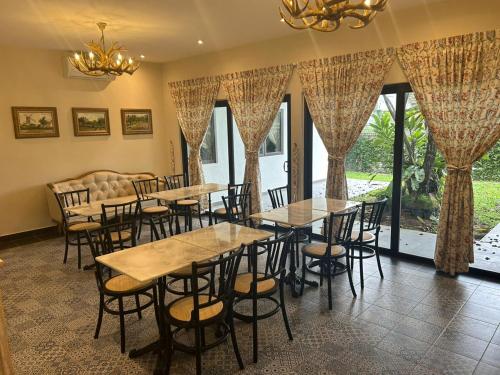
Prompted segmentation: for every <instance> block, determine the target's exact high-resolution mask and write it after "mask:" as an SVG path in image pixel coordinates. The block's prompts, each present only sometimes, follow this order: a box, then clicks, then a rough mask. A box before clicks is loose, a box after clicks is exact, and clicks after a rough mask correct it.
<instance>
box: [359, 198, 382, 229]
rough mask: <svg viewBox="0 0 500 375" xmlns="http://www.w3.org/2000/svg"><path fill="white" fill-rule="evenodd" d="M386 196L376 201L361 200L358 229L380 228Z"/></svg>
mask: <svg viewBox="0 0 500 375" xmlns="http://www.w3.org/2000/svg"><path fill="white" fill-rule="evenodd" d="M386 204H387V198H384V199H382V200H379V201H376V202H370V203H368V202H363V204H362V205H361V221H360V231H361V232H364V231H373V230H376V231H378V230H380V222H381V221H382V215H383V213H384V209H385V206H386Z"/></svg>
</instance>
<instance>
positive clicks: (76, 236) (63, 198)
mask: <svg viewBox="0 0 500 375" xmlns="http://www.w3.org/2000/svg"><path fill="white" fill-rule="evenodd" d="M54 194H55V197H56V201H57V204H58V205H59V209H60V210H61V217H62V228H63V232H64V237H65V242H64V260H63V263H64V264H66V262H67V260H68V248H69V246H76V248H77V251H78V269H81V268H82V254H81V252H82V250H81V249H82V246H84V245H88V243H87V242H85V231H86V230H94V229H98V228H99V227H100V226H101V224H100V223H98V222H94V221H92V220H91V218H88V219H85V220H84V219H82V218H81V217H79V216H78V215H75V214H71V213H69V212H68V211H67V208H70V207H75V206H81V205H83V204H87V203H89V202H90V191H89V189H79V190H71V191H66V192H62V193H54Z"/></svg>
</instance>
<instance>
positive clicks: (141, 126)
mask: <svg viewBox="0 0 500 375" xmlns="http://www.w3.org/2000/svg"><path fill="white" fill-rule="evenodd" d="M121 114H122V131H123V134H124V135H131V134H153V117H152V115H151V110H150V109H122V110H121Z"/></svg>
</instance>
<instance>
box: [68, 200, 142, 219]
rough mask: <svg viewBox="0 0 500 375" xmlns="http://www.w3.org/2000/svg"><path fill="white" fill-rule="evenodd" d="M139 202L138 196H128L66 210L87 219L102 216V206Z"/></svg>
mask: <svg viewBox="0 0 500 375" xmlns="http://www.w3.org/2000/svg"><path fill="white" fill-rule="evenodd" d="M136 200H137V196H136V195H127V196H125V197H117V198H110V199H104V200H102V201H92V202H90V203H86V204H82V205H80V206H72V207H66V208H65V210H66V211H67V212H69V213H71V214H74V215H80V216H85V217H91V216H97V215H100V214H102V208H101V206H102V205H103V204H106V205H108V204H124V203H130V202H133V201H136Z"/></svg>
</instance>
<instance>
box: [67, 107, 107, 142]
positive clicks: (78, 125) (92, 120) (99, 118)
mask: <svg viewBox="0 0 500 375" xmlns="http://www.w3.org/2000/svg"><path fill="white" fill-rule="evenodd" d="M71 111H72V114H73V130H74V133H75V137H82V136H98V135H110V134H111V131H110V127H109V111H108V109H107V108H72V109H71Z"/></svg>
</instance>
